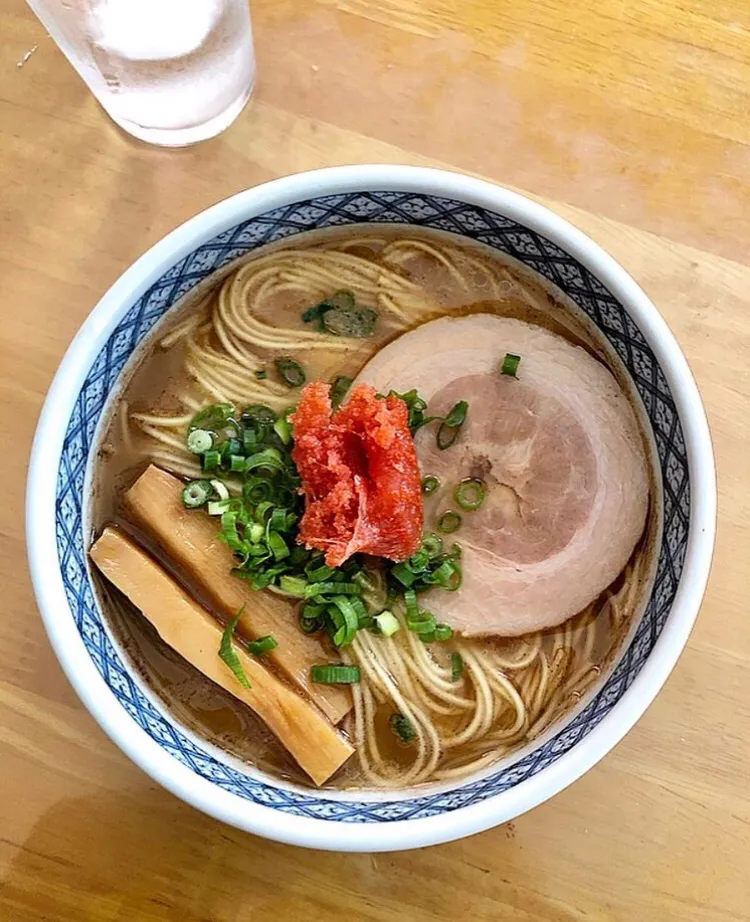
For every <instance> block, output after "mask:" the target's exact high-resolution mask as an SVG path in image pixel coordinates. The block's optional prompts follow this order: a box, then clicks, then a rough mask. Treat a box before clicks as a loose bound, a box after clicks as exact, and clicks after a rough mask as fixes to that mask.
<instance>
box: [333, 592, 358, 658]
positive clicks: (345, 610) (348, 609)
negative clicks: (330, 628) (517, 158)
mask: <svg viewBox="0 0 750 922" xmlns="http://www.w3.org/2000/svg"><path fill="white" fill-rule="evenodd" d="M331 603H332V604H333V605H335V606H336V608H337V609H338V611H339V612H341V614H342V616H343V623H342V625H341V627H340V628H339V629H338V630H337V631H336V633H335V634H334V637H333V642H334V644H336V646H337V647H345V646H347V645H348V644H350V643H351V642H352V641H353V640H354V637H355V636H356V633H357V631H358V630H359V615H358V614H357V610H356V609H355V607H354V606H353V605H352V603H351V602H350V601H349V599H347V597H346V596H344V595H335V596H334V597H333V598H332V599H331ZM329 611H330V609H329Z"/></svg>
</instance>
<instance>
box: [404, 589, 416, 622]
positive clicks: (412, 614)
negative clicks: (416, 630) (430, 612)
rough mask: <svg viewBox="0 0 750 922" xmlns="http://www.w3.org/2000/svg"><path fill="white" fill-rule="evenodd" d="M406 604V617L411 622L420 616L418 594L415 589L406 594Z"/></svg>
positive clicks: (407, 591)
mask: <svg viewBox="0 0 750 922" xmlns="http://www.w3.org/2000/svg"><path fill="white" fill-rule="evenodd" d="M404 603H405V605H406V617H407V619H408V620H409V621H411V620H413V619H415V618H417V617H418V616H419V606H418V605H417V594H416V592H415V591H414V590H413V589H407V590H406V592H405V593H404Z"/></svg>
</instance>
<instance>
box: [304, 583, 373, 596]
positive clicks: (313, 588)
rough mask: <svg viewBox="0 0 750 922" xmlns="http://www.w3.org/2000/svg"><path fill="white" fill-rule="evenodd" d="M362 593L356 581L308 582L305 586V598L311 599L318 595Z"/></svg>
mask: <svg viewBox="0 0 750 922" xmlns="http://www.w3.org/2000/svg"><path fill="white" fill-rule="evenodd" d="M332 593H335V594H336V595H362V587H361V586H358V585H357V584H356V583H325V582H323V583H309V584H308V585H307V587H306V588H305V598H306V599H312V598H314V597H315V596H319V595H331V594H332Z"/></svg>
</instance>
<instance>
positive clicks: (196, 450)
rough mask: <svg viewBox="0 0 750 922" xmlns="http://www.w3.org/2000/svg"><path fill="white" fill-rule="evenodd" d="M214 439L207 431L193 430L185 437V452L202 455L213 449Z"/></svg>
mask: <svg viewBox="0 0 750 922" xmlns="http://www.w3.org/2000/svg"><path fill="white" fill-rule="evenodd" d="M213 444H214V437H213V436H212V435H211V433H210V432H209V431H208V430H207V429H193V431H192V432H191V433H190V434H189V435H188V437H187V450H188V451H189V452H192V453H193V454H194V455H202V454H203V453H204V452H206V451H208V450H209V449H211V448H213Z"/></svg>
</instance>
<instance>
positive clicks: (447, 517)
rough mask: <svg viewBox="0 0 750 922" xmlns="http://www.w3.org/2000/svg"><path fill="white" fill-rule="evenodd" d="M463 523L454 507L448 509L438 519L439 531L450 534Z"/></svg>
mask: <svg viewBox="0 0 750 922" xmlns="http://www.w3.org/2000/svg"><path fill="white" fill-rule="evenodd" d="M460 525H461V516H460V515H459V514H458V513H457V512H454V511H453V510H452V509H446V511H445V512H444V513H443V514H442V515H441V516H440V518H439V519H438V531H441V532H442V533H443V534H444V535H450V534H452V533H453V532H454V531H456V529H457V528H459V526H460Z"/></svg>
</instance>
